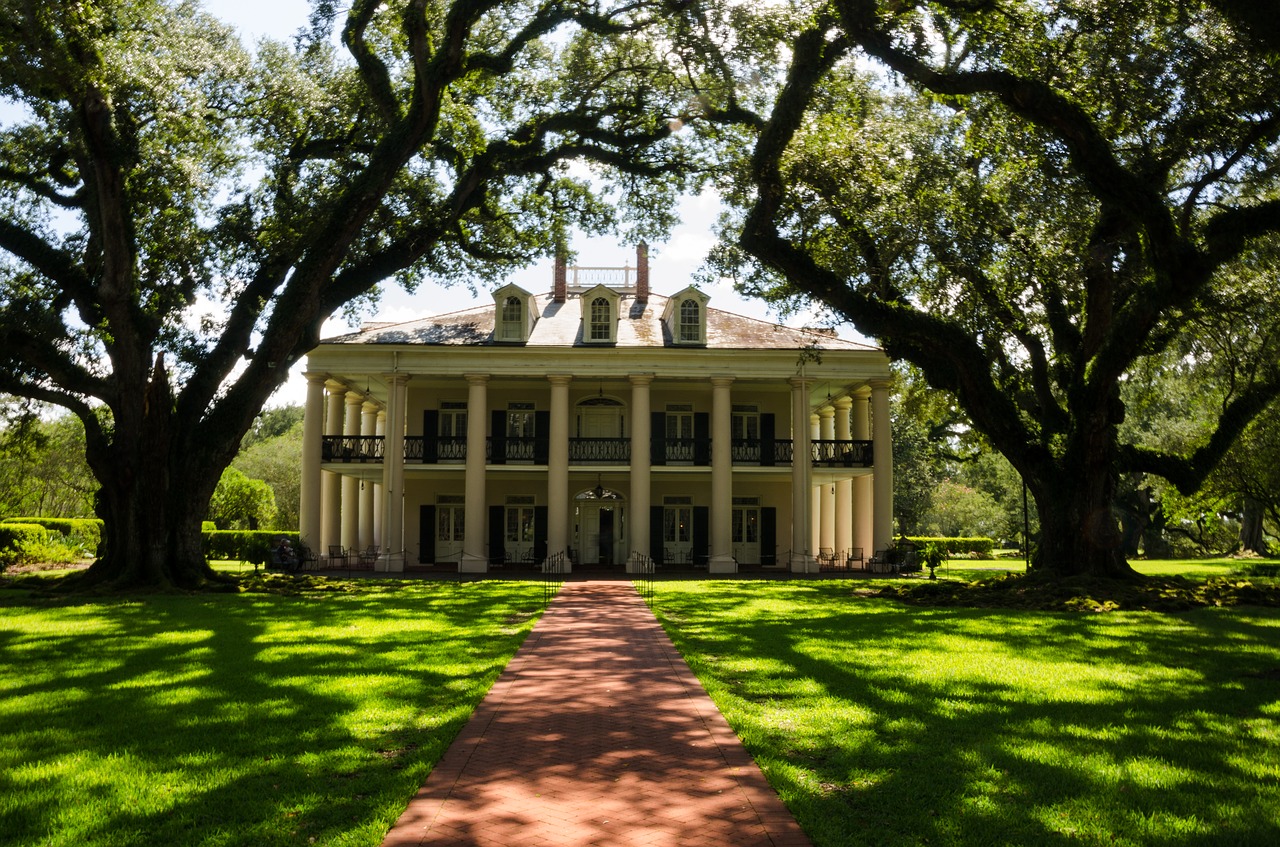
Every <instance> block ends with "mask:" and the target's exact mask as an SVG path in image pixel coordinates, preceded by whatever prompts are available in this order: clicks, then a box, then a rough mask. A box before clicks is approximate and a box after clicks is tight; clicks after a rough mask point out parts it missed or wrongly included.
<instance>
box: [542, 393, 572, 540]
mask: <svg viewBox="0 0 1280 847" xmlns="http://www.w3.org/2000/svg"><path fill="white" fill-rule="evenodd" d="M547 379H548V381H550V383H551V431H550V432H549V433H548V441H547V556H548V557H550V556H554V555H556V554H557V553H564V554H565V560H566V563H568V555H569V383H570V382H571V381H572V380H573V377H572V376H569V375H568V374H551V375H549V376H548V377H547Z"/></svg>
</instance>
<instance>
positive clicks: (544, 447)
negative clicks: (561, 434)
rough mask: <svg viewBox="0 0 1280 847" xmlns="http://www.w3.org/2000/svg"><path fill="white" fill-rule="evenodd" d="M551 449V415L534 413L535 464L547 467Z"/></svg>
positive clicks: (548, 413)
mask: <svg viewBox="0 0 1280 847" xmlns="http://www.w3.org/2000/svg"><path fill="white" fill-rule="evenodd" d="M550 449H551V413H550V412H534V413H533V463H534V464H535V465H545V464H546V463H547V457H548V454H549V452H550Z"/></svg>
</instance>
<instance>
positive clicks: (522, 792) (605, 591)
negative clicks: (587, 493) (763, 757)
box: [383, 582, 809, 847]
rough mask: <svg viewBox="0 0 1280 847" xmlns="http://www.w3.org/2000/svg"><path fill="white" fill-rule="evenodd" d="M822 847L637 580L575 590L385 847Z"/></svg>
mask: <svg viewBox="0 0 1280 847" xmlns="http://www.w3.org/2000/svg"><path fill="white" fill-rule="evenodd" d="M445 844H450V845H476V847H480V845H494V846H495V847H542V845H558V847H575V846H576V845H600V847H615V846H616V847H621V846H622V845H644V847H664V846H665V845H672V847H675V846H676V845H679V847H704V845H722V846H723V847H729V845H732V847H748V845H759V847H767V845H774V846H775V847H777V846H778V845H787V847H792V846H793V845H795V847H799V846H800V845H808V844H809V840H808V839H807V838H806V837H805V835H804V833H803V832H802V831H801V830H800V827H799V826H798V825H797V824H796V822H795V819H794V818H792V816H791V814H790V813H789V812H788V811H787V809H786V807H785V806H783V805H782V802H781V801H780V800H779V799H778V795H777V794H775V793H774V791H773V789H772V788H770V787H769V784H768V783H767V782H766V781H765V779H764V776H763V774H761V773H760V769H759V768H758V767H757V766H756V764H755V762H754V761H752V759H751V757H750V756H749V755H747V752H746V750H745V749H743V747H742V743H741V742H740V741H739V740H738V738H737V736H736V735H734V734H733V731H732V730H731V729H730V728H729V725H728V724H727V723H726V722H725V720H724V717H723V716H722V715H721V714H720V712H719V710H718V709H716V707H715V705H714V704H713V703H712V702H711V699H710V698H709V697H708V696H707V694H706V692H705V691H704V690H703V688H702V685H701V684H700V683H699V682H698V680H697V679H696V678H695V677H694V676H693V674H692V673H691V672H690V671H689V668H688V666H687V665H686V664H685V662H684V659H683V658H681V657H680V655H679V654H678V653H677V652H676V651H675V648H674V647H672V645H671V642H670V640H669V639H668V638H667V636H666V634H665V633H664V632H663V631H662V628H661V627H660V626H658V622H657V621H656V620H655V619H654V617H653V614H652V613H651V612H650V611H649V609H648V607H646V606H645V604H644V603H643V602H642V601H641V600H640V597H639V595H638V594H637V593H636V591H635V588H634V587H633V586H632V585H631V583H629V582H570V583H566V584H565V587H564V589H563V590H562V591H561V592H560V595H559V597H557V598H556V600H555V602H553V603H552V604H551V606H550V608H549V609H548V610H547V612H546V614H545V615H543V617H542V620H540V621H539V622H538V625H537V626H536V627H535V628H534V630H533V632H532V633H531V634H530V635H529V637H528V639H526V641H525V643H524V644H523V645H522V646H521V648H520V650H519V651H518V652H517V653H516V655H515V658H514V659H512V660H511V663H510V664H509V665H508V666H507V668H506V669H505V670H504V671H503V672H502V675H501V676H500V677H499V678H498V681H497V682H496V683H494V686H493V688H492V689H491V690H490V691H489V694H488V695H487V696H486V697H485V699H484V701H483V702H482V703H481V704H480V706H479V708H478V709H476V712H475V714H474V715H472V717H471V720H470V722H468V724H467V725H466V726H465V727H464V728H463V730H462V732H461V733H460V734H459V735H458V737H457V739H455V740H454V742H453V744H452V746H450V747H449V750H448V751H447V752H446V753H445V755H444V758H443V759H441V761H440V763H439V764H438V765H437V766H436V768H435V770H434V771H432V772H431V775H430V776H429V777H428V779H427V782H426V784H425V785H423V787H422V790H421V791H419V792H418V794H417V796H416V797H414V799H413V800H412V801H411V802H410V803H409V808H408V809H406V810H405V813H404V814H403V815H401V817H400V820H399V822H397V823H396V825H395V826H394V827H393V828H392V829H391V832H389V833H388V834H387V837H386V840H385V841H383V847H404V845H445Z"/></svg>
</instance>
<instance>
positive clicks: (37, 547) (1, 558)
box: [0, 522, 49, 571]
mask: <svg viewBox="0 0 1280 847" xmlns="http://www.w3.org/2000/svg"><path fill="white" fill-rule="evenodd" d="M48 545H49V531H48V530H47V529H45V528H44V527H42V526H40V525H39V524H33V523H9V522H6V523H0V571H3V570H4V569H5V568H7V567H9V565H21V564H25V563H27V562H34V561H37V560H38V559H39V558H40V556H41V555H42V554H43V553H44V550H45V548H46V547H48Z"/></svg>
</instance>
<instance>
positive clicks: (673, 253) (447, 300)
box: [204, 0, 858, 406]
mask: <svg viewBox="0 0 1280 847" xmlns="http://www.w3.org/2000/svg"><path fill="white" fill-rule="evenodd" d="M204 6H205V8H206V9H207V10H208V11H209V12H210V13H212V14H213V15H214V16H216V17H218V18H221V19H222V20H224V21H226V22H228V23H230V24H232V25H234V26H236V27H237V28H238V29H239V30H240V32H241V33H242V37H243V39H244V41H245V43H246V44H247V45H249V46H252V45H253V44H254V43H256V42H257V41H258V40H259V39H261V38H264V37H266V38H275V39H281V40H287V39H289V38H291V37H292V36H293V35H294V34H295V33H296V32H297V31H298V29H299V28H300V27H302V26H304V25H305V24H306V21H307V15H308V12H309V10H310V4H309V3H308V2H307V0H205V3H204ZM679 209H680V217H681V223H680V225H678V226H677V227H676V228H675V229H674V230H673V231H672V233H671V236H670V238H668V239H667V240H666V241H665V242H661V243H656V242H655V243H652V244H650V247H649V257H650V261H649V268H650V279H651V280H652V288H653V291H654V293H656V294H674V293H675V292H677V291H679V290H681V289H682V288H684V287H685V286H687V285H689V284H691V283H692V282H693V280H692V275H693V274H694V273H695V272H696V271H697V270H698V268H699V267H700V266H701V265H702V262H703V259H704V258H705V257H706V255H707V253H708V251H709V250H710V249H711V247H712V246H713V245H714V244H715V235H714V233H713V231H712V227H713V225H714V223H715V220H716V217H717V216H718V214H719V212H720V204H719V200H718V199H717V198H716V196H715V195H714V194H711V193H709V192H708V193H704V194H703V195H701V196H688V197H685V198H683V199H682V201H681V203H680V207H679ZM571 247H572V249H573V250H574V251H575V252H576V253H577V264H579V265H581V266H589V267H621V266H623V265H626V264H630V265H632V266H634V265H635V255H636V253H635V245H631V244H619V243H617V242H616V240H615V239H611V238H593V239H587V238H580V239H578V240H576V241H575V242H574V243H573V244H572V245H571ZM551 272H552V267H551V261H550V260H544V261H541V262H538V263H536V264H534V265H531V266H530V267H529V268H526V269H524V270H522V271H518V272H516V273H515V274H513V275H512V276H511V277H510V278H509V280H508V281H510V282H515V283H516V284H517V285H520V286H521V287H523V288H525V289H527V290H529V291H532V292H535V293H539V292H543V291H548V290H550V288H551ZM699 287H700V288H701V289H702V290H703V291H704V292H705V293H706V294H708V295H709V296H710V297H711V303H710V305H711V306H712V308H717V309H724V310H726V311H729V312H735V313H737V314H742V315H748V316H750V317H754V318H758V319H762V320H773V321H777V320H778V316H777V315H776V314H775V313H773V312H771V311H770V310H768V309H767V307H766V306H765V304H764V303H763V302H761V301H759V300H752V299H746V298H743V297H741V296H740V295H739V294H738V293H737V292H735V291H734V290H733V288H732V286H731V285H729V284H728V283H727V282H726V283H722V284H718V285H705V284H702V283H699ZM490 302H491V300H490V298H489V297H488V295H487V292H485V291H480V292H479V297H478V298H477V297H474V296H472V294H471V293H470V292H469V291H468V290H467V289H466V288H465V287H461V286H456V287H453V288H443V287H441V286H439V285H435V284H432V283H426V284H423V285H421V286H419V287H418V290H417V292H416V293H415V294H412V295H410V294H407V293H406V292H404V291H403V290H402V289H400V288H399V287H398V286H396V285H395V284H394V283H389V284H388V285H387V286H386V291H385V293H384V294H383V296H382V298H381V300H380V302H379V303H378V304H377V306H376V308H375V311H372V312H369V311H366V312H362V313H361V314H360V315H359V319H360V320H362V321H395V322H400V321H407V320H413V319H415V318H420V317H424V316H427V315H431V314H441V313H447V312H452V311H457V310H459V309H465V308H469V307H472V306H475V305H480V304H488V303H490ZM809 317H811V316H807V315H797V316H794V317H792V318H790V319H788V320H787V321H786V323H788V324H791V325H799V324H803V323H804V322H805V320H806V319H807V318H809ZM352 328H353V327H351V326H349V325H348V324H347V323H346V322H345V320H344V319H343V318H342V317H341V315H338V316H336V317H334V318H330V320H329V321H328V322H326V324H325V327H324V330H323V332H322V336H323V337H329V336H334V335H341V334H344V333H347V332H349V331H351V329H352ZM840 334H841V335H843V336H847V337H850V338H858V336H857V335H856V334H854V333H853V331H852V329H851V328H847V329H845V330H842V331H841V332H840ZM304 370H305V360H304V362H303V363H299V364H298V365H297V366H295V367H294V369H293V371H292V372H291V374H290V379H289V382H288V383H287V384H286V385H285V386H283V387H282V388H281V389H280V390H279V391H278V392H276V394H275V396H273V397H272V399H271V400H270V401H269V402H268V405H269V406H278V405H283V404H286V403H301V402H303V398H304V397H305V393H306V392H305V381H304V380H303V378H302V372H303V371H304Z"/></svg>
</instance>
